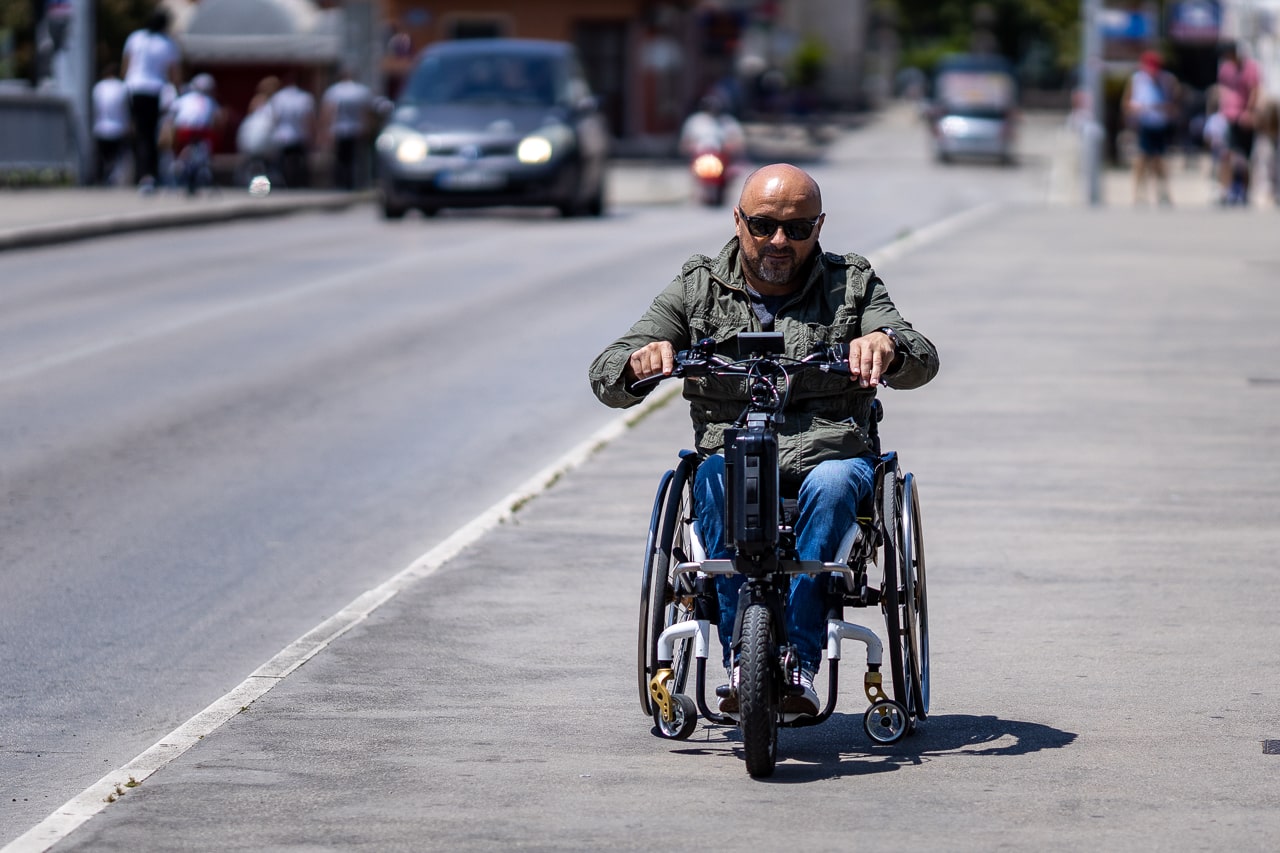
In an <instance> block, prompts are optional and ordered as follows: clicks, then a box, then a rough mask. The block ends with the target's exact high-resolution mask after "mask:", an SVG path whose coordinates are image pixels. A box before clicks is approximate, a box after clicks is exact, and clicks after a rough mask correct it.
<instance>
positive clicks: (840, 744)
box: [671, 714, 1077, 784]
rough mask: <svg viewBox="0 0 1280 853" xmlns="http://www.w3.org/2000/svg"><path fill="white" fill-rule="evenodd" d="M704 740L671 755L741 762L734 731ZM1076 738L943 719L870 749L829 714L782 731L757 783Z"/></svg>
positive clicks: (855, 728)
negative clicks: (772, 764)
mask: <svg viewBox="0 0 1280 853" xmlns="http://www.w3.org/2000/svg"><path fill="white" fill-rule="evenodd" d="M706 729H707V732H706V738H705V740H703V741H701V742H700V743H699V744H698V745H696V746H692V745H690V746H688V747H683V748H682V747H676V748H673V749H672V750H671V752H672V754H675V755H707V754H710V753H726V752H727V753H732V754H733V755H734V756H736V757H737V758H738V759H739V760H742V747H741V743H740V736H739V733H738V730H737V729H735V728H729V727H725V726H707V727H706ZM1076 737H1077V735H1076V734H1075V733H1074V732H1066V731H1062V730H1061V729H1055V728H1053V727H1052V726H1046V725H1044V724H1042V723H1030V722H1024V721H1021V720H1004V719H1001V718H1000V717H997V716H995V715H981V716H979V715H974V714H946V715H938V716H931V717H929V719H928V720H925V721H924V722H921V723H920V724H919V725H918V726H917V728H916V731H915V732H914V733H913V734H911V735H908V736H907V737H905V738H903V739H902V740H901V741H899V742H898V743H896V744H893V745H890V746H884V745H880V744H875V743H872V742H871V740H870V739H869V738H868V737H867V735H866V733H865V732H864V731H863V729H862V716H861V715H853V714H833V715H832V717H831V719H829V720H827V721H826V722H825V723H822V724H821V725H818V726H813V727H811V728H801V729H783V730H782V732H781V733H780V739H779V744H778V766H777V769H776V770H775V772H774V775H773V776H772V777H770V778H768V779H762V780H760V781H762V782H773V783H781V784H795V783H800V782H816V781H818V780H821V779H834V778H840V777H844V776H870V775H874V774H877V773H891V772H894V771H896V770H899V769H901V768H903V767H910V766H914V765H919V764H924V763H925V762H927V761H936V760H944V759H946V758H949V757H953V756H954V757H980V758H1004V757H1011V756H1018V755H1027V754H1029V753H1032V752H1040V751H1042V750H1046V749H1062V748H1064V747H1067V746H1070V745H1071V744H1072V743H1074V742H1075V739H1076Z"/></svg>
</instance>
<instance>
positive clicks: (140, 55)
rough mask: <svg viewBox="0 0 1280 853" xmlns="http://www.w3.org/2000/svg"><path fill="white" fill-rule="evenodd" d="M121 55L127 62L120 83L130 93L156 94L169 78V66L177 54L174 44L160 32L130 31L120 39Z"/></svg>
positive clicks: (178, 56)
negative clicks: (122, 80)
mask: <svg viewBox="0 0 1280 853" xmlns="http://www.w3.org/2000/svg"><path fill="white" fill-rule="evenodd" d="M124 57H125V59H126V60H127V61H128V63H129V67H128V69H127V70H126V71H125V74H124V83H125V85H126V86H128V87H129V91H130V92H131V93H137V94H140V95H159V94H160V91H161V90H162V89H163V88H164V84H165V83H167V82H168V81H169V69H170V68H172V67H173V66H174V65H176V64H177V63H178V61H179V60H180V59H181V56H180V55H179V53H178V47H177V45H175V44H174V43H173V42H172V41H170V39H169V37H168V36H167V35H165V34H164V33H153V32H151V31H150V30H134V31H133V32H132V33H130V34H129V38H127V39H125V42H124Z"/></svg>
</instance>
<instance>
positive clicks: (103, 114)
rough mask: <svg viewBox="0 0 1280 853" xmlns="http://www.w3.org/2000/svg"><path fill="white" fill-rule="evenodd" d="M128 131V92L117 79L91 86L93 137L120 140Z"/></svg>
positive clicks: (107, 78)
mask: <svg viewBox="0 0 1280 853" xmlns="http://www.w3.org/2000/svg"><path fill="white" fill-rule="evenodd" d="M128 131H129V90H128V89H126V88H125V85H124V81H122V80H121V79H120V78H119V77H106V78H104V79H102V80H99V81H98V82H97V83H95V84H94V86H93V135H94V136H95V137H97V138H98V139H120V138H121V137H123V136H124V135H125V134H126V133H127V132H128Z"/></svg>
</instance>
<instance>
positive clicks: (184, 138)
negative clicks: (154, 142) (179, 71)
mask: <svg viewBox="0 0 1280 853" xmlns="http://www.w3.org/2000/svg"><path fill="white" fill-rule="evenodd" d="M216 89H217V86H216V83H215V82H214V79H213V77H212V76H211V75H209V74H203V73H202V74H197V75H196V76H195V77H193V78H191V84H190V85H189V86H188V87H187V90H186V91H185V92H183V93H182V94H181V95H179V96H178V97H177V98H175V99H174V101H173V104H172V105H171V106H170V107H169V112H168V115H167V118H166V121H168V122H169V123H170V125H171V133H170V134H169V138H170V140H171V144H172V146H173V158H174V168H175V170H176V171H177V172H181V173H182V174H181V175H175V177H176V178H178V180H179V182H182V181H184V180H185V182H186V184H187V187H188V191H191V190H193V189H194V188H195V184H193V183H192V176H191V174H190V172H191V170H192V169H193V168H200V169H209V168H211V167H210V163H211V158H212V156H213V151H214V146H215V144H216V142H217V135H218V130H219V129H221V127H222V107H221V106H219V104H218V101H217V99H216V97H215V92H216ZM197 145H200V146H203V149H202V150H201V151H199V152H196V153H194V154H193V153H191V152H192V150H193V146H197ZM193 164H197V165H193Z"/></svg>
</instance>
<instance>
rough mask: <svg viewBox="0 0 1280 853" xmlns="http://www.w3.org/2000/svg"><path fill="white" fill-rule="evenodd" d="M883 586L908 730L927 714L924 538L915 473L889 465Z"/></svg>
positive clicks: (894, 673) (897, 692)
mask: <svg viewBox="0 0 1280 853" xmlns="http://www.w3.org/2000/svg"><path fill="white" fill-rule="evenodd" d="M881 516H882V518H881V521H882V523H883V525H884V527H883V530H884V541H883V543H882V544H883V548H882V555H883V564H884V566H883V567H884V574H883V577H884V588H883V591H882V595H881V600H882V602H883V607H884V613H885V624H886V629H887V631H888V634H889V667H890V669H891V673H890V675H891V679H892V682H893V698H894V699H895V700H896V701H897V702H898V704H900V705H901V706H902V707H904V708H905V709H907V712H908V714H909V716H910V726H909V728H908V732H909V731H911V730H912V729H914V727H915V720H917V719H921V720H923V719H924V718H925V717H926V716H927V715H928V690H929V688H928V673H929V665H928V649H929V639H928V630H929V622H928V618H929V617H928V607H927V605H926V604H925V598H924V587H923V584H922V583H921V582H920V578H921V577H922V576H923V569H924V538H923V534H922V532H921V530H920V524H919V520H920V513H919V498H918V496H917V495H916V488H915V477H914V476H912V475H911V474H907V475H906V476H905V477H904V476H901V475H900V472H899V471H898V469H897V465H896V462H895V463H891V464H890V465H889V466H887V468H886V470H885V473H884V480H883V485H882V492H881Z"/></svg>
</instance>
